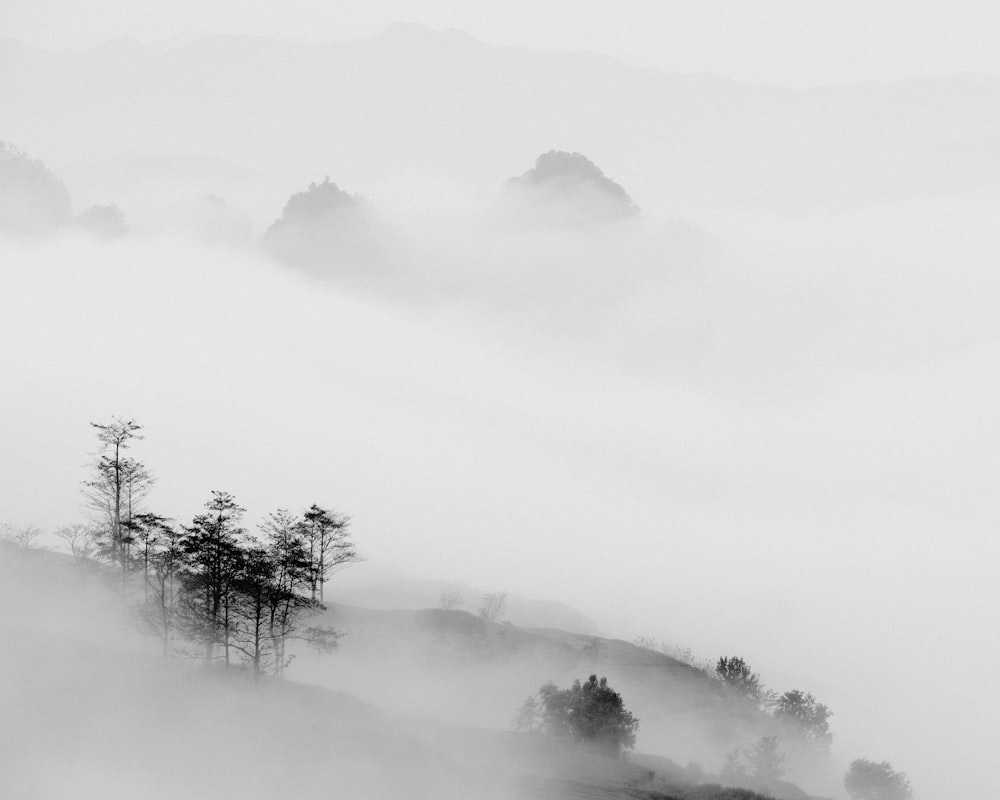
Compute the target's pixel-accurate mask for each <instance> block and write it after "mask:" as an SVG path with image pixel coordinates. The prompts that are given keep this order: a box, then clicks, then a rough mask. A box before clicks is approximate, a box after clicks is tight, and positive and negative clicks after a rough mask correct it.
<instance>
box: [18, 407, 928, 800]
mask: <svg viewBox="0 0 1000 800" xmlns="http://www.w3.org/2000/svg"><path fill="white" fill-rule="evenodd" d="M92 429H93V432H94V434H95V438H96V444H97V450H96V452H95V454H94V457H93V461H92V463H91V465H90V467H89V470H88V473H87V475H86V477H85V479H84V480H83V481H82V490H83V494H84V496H85V498H86V502H87V504H88V506H89V509H90V519H89V521H87V522H80V523H75V524H70V525H66V526H64V527H62V528H60V529H58V530H56V531H54V532H53V533H54V537H55V539H54V540H55V541H59V543H60V544H59V546H58V547H56V548H55V550H56V551H57V552H53V551H52V549H50V548H44V547H41V546H40V540H41V539H42V536H43V532H42V531H40V530H39V529H36V528H31V527H25V528H20V529H13V528H10V527H9V526H8V527H6V528H5V529H4V536H3V540H2V548H0V553H2V557H3V571H4V580H3V586H4V591H5V593H9V594H10V597H9V598H7V599H11V598H17V602H12V603H9V604H8V603H5V604H4V608H5V609H6V611H5V612H4V613H5V618H4V619H3V627H4V628H5V629H7V630H9V631H10V632H11V633H12V635H13V638H12V639H10V641H11V642H12V644H13V648H12V649H13V652H14V653H15V654H16V657H15V659H14V662H13V666H12V668H11V669H12V672H11V673H10V674H8V675H6V676H5V677H7V678H9V679H10V680H8V681H7V682H6V683H7V685H8V686H11V687H19V688H18V689H17V691H21V690H24V691H25V692H26V693H27V696H29V697H30V696H34V695H40V694H42V693H43V692H50V693H53V695H54V696H56V697H60V696H63V695H66V694H67V693H69V694H72V695H73V696H74V697H77V698H79V700H78V702H83V703H85V704H87V705H88V707H93V708H94V709H95V710H98V711H100V713H102V714H109V715H111V716H110V721H108V722H107V723H106V727H105V728H104V729H103V730H102V735H107V736H113V737H114V736H126V737H127V736H129V735H131V734H129V733H128V732H129V731H132V730H133V728H134V723H135V721H136V720H135V717H136V714H140V713H141V715H142V716H141V718H142V720H143V722H142V726H143V727H146V726H148V727H149V728H151V731H152V733H151V735H154V734H155V735H157V736H159V735H160V733H162V734H163V735H165V736H166V737H167V738H168V740H169V741H174V742H175V743H174V744H173V745H171V747H172V748H176V747H179V748H181V749H182V750H183V749H184V748H190V747H198V746H201V745H202V744H204V742H203V741H202V739H201V738H200V737H201V735H199V737H195V739H194V740H193V741H191V742H186V743H182V740H183V739H184V734H183V733H182V732H181V730H180V729H179V728H178V727H177V722H176V721H175V720H176V718H175V717H174V716H173V715H175V714H176V713H179V712H178V709H186V711H183V713H184V714H194V715H196V716H197V715H198V714H201V715H204V714H209V713H210V714H212V715H217V717H215V718H216V723H214V724H218V725H222V726H223V727H224V728H226V729H227V730H228V728H229V726H232V725H240V724H241V723H240V722H238V721H237V720H238V719H239V718H240V715H241V714H242V713H244V712H240V711H239V710H238V709H239V708H244V709H251V714H252V716H253V717H254V719H255V720H256V722H255V724H259V725H263V726H271V725H274V729H275V731H276V734H277V736H278V741H279V742H281V743H280V744H278V745H277V752H278V753H279V755H280V756H281V758H284V759H292V760H295V761H296V762H297V770H299V771H300V772H301V775H298V776H297V777H295V778H294V779H292V780H291V781H290V785H296V783H297V782H299V779H300V778H301V785H302V786H304V787H306V789H305V791H306V792H307V796H315V795H313V794H309V793H310V792H313V791H314V790H315V785H316V784H315V780H316V779H315V778H314V777H312V775H311V773H310V770H311V769H312V767H311V766H310V765H309V763H308V762H309V756H308V753H309V752H310V750H312V749H313V748H316V747H319V748H321V750H322V751H323V752H326V753H328V754H329V755H330V757H332V758H333V759H334V760H338V761H339V760H341V759H344V758H353V756H351V754H352V753H353V754H355V755H360V756H361V763H362V766H359V765H358V764H355V765H354V768H353V775H354V777H353V778H352V780H355V781H357V783H356V788H360V787H368V789H370V790H371V791H372V795H373V796H378V795H379V794H380V793H381V792H382V791H385V785H384V781H382V780H381V779H376V778H375V777H374V776H373V775H371V774H368V772H367V771H368V770H371V769H374V770H376V771H378V770H380V769H381V768H382V766H383V762H385V764H389V763H392V764H394V765H398V764H403V766H404V768H405V769H407V770H412V769H417V770H418V771H428V772H430V773H432V774H433V778H430V779H428V777H427V775H424V776H423V778H422V780H424V781H425V782H426V781H429V782H428V783H427V785H428V786H434V787H440V786H447V787H449V790H455V789H456V787H462V791H469V790H470V788H471V787H475V790H476V791H480V790H483V791H486V790H485V789H482V785H481V783H484V782H487V776H490V778H489V780H490V781H493V783H491V785H493V786H499V787H503V792H502V793H501V795H498V796H520V797H540V798H547V797H556V798H562V797H566V798H577V797H581V798H582V797H593V796H607V797H635V798H649V799H650V800H654V798H658V799H660V800H669V798H674V799H675V800H729V799H732V800H752V799H753V798H758V797H774V798H782V799H787V800H805V798H808V797H809V796H810V795H809V794H807V793H806V792H805V791H803V789H801V788H799V786H798V785H797V783H805V784H806V785H810V784H811V785H817V784H819V785H822V784H823V783H824V781H826V782H827V784H828V782H829V775H830V773H831V770H832V764H831V762H830V750H831V744H832V742H833V733H832V731H831V728H830V724H829V720H830V717H831V716H832V711H831V710H830V709H829V708H827V707H826V706H825V705H824V704H822V703H821V702H819V701H817V699H816V698H815V697H813V695H812V694H811V693H809V692H806V691H802V690H798V689H794V690H789V691H785V692H783V693H779V692H777V691H773V690H771V689H769V688H767V687H766V686H765V684H764V682H763V680H762V678H761V676H760V675H758V674H757V673H755V672H754V671H753V670H752V668H751V667H750V665H749V664H747V663H746V662H745V660H744V659H742V658H740V657H739V656H723V657H721V658H719V659H718V660H717V661H716V662H699V661H698V660H697V659H696V658H695V657H694V656H693V655H692V654H691V653H690V652H688V651H683V650H681V649H679V648H676V647H672V646H669V645H663V644H660V643H658V642H656V641H654V640H651V639H638V640H636V641H634V642H631V643H630V642H624V641H620V640H614V639H606V638H603V637H599V636H593V635H587V634H574V633H568V632H565V631H559V630H554V629H543V628H530V627H517V626H514V625H512V624H511V623H510V622H508V621H506V619H505V617H506V605H507V595H506V593H504V592H488V593H486V594H484V595H483V596H482V598H481V600H480V601H479V602H478V608H477V609H476V610H475V611H474V612H471V611H467V610H463V608H462V606H463V605H466V603H467V600H466V598H465V597H463V596H461V595H458V594H456V593H444V594H442V595H441V597H440V599H439V603H438V607H437V608H427V609H422V610H414V611H390V610H375V609H367V608H364V607H358V606H351V605H345V604H343V603H338V604H329V603H326V602H325V600H326V595H327V593H328V592H327V588H328V583H329V582H330V580H331V579H333V578H334V577H335V575H336V573H337V572H338V571H339V570H340V569H341V568H343V567H345V566H347V565H349V564H351V563H355V562H357V561H359V560H360V556H359V554H358V551H357V550H356V548H355V545H354V542H353V539H352V531H351V521H350V519H349V517H348V516H347V515H346V514H343V513H342V512H339V511H336V510H334V509H332V508H326V507H322V506H320V505H318V504H313V505H311V506H310V507H309V508H307V509H303V510H302V512H301V513H299V514H296V513H293V512H290V511H288V510H284V509H279V510H277V511H274V512H271V513H269V514H267V515H266V516H265V517H263V520H262V521H261V522H260V524H259V525H258V529H257V531H256V532H251V531H249V530H248V529H247V528H245V527H243V525H242V520H243V518H244V513H245V509H244V508H242V507H241V506H240V505H239V504H238V503H237V501H236V499H235V498H234V497H233V496H231V495H230V494H228V493H226V492H224V491H220V490H213V491H211V493H210V498H209V500H208V501H207V502H206V504H205V507H204V509H203V510H202V511H200V512H199V513H196V514H195V515H194V516H193V517H192V519H191V521H190V522H189V523H178V522H176V521H175V520H173V519H171V518H169V517H168V516H165V515H163V514H161V513H157V512H155V511H153V510H151V509H152V508H153V507H154V504H153V502H152V501H153V498H154V492H153V488H154V486H155V484H156V481H155V477H154V474H153V471H152V469H151V467H150V466H148V465H147V464H146V463H144V462H143V461H142V460H141V459H140V458H138V457H137V456H136V455H135V452H136V450H137V449H138V444H139V442H140V441H141V440H142V439H143V436H144V430H143V427H142V426H141V425H140V424H139V423H138V422H137V421H135V420H133V419H122V418H114V419H112V420H110V421H107V422H101V423H92ZM58 551H61V552H58ZM473 605H475V601H473ZM129 631H131V633H130V632H129ZM137 637H138V638H137ZM144 643H145V644H144ZM157 651H158V652H159V654H160V656H161V658H160V659H159V661H158V660H157V659H156V657H155V655H154V653H155V652H157ZM334 651H339V654H338V655H337V657H336V658H334V659H333V660H330V658H329V655H330V654H331V653H333V652H334ZM129 653H131V654H132V655H127V654H129ZM297 659H300V661H299V663H297V664H296V666H295V668H293V669H291V671H289V669H290V668H291V665H292V663H293V661H295V660H297ZM37 663H44V664H46V665H47V666H46V667H45V668H44V669H42V670H40V671H39V672H38V673H37V674H36V673H34V672H33V667H32V664H37ZM196 664H198V665H200V668H195V667H194V665H196ZM193 668H194V669H195V671H194V672H192V671H191V670H192V669H193ZM95 670H96V673H95ZM95 674H100V675H102V678H101V679H100V680H99V681H96V682H95V681H94V679H93V676H94V675H95ZM286 675H288V676H290V677H292V678H293V679H295V680H294V682H293V683H288V682H287V681H285V680H282V679H284V678H285V677H286ZM588 675H589V677H588ZM227 676H228V677H227ZM241 676H247V677H252V679H253V680H252V684H253V685H256V686H257V687H258V688H257V689H256V690H254V689H252V688H250V687H249V686H247V685H246V683H245V681H243V680H242V679H241ZM150 681H151V683H150ZM109 682H110V683H109ZM146 686H155V687H159V688H157V689H155V690H154V692H153V694H152V695H151V697H150V698H147V701H149V700H151V701H152V707H147V705H143V702H140V699H139V695H140V694H143V693H144V692H146V691H147V690H146V689H145V688H143V687H146ZM113 687H116V688H113ZM526 687H530V688H528V689H527V690H526ZM7 691H8V692H10V691H12V689H7ZM248 692H249V693H248ZM254 692H257V693H259V692H264V694H254ZM525 695H527V699H524V697H525ZM167 702H169V703H171V704H172V705H174V704H176V705H175V707H174V708H173V710H172V711H169V712H168V711H167V708H166V706H165V705H163V704H165V703H167ZM137 703H139V704H140V705H142V706H143V707H144V708H146V710H145V711H142V712H140V711H139V709H138V708H136V704H137ZM11 707H12V708H13V709H14V713H15V715H17V714H23V715H24V717H25V724H27V725H28V726H29V727H31V726H35V725H45V724H47V722H46V720H47V718H48V716H47V714H48V712H45V711H43V712H42V713H41V714H39V715H36V714H34V712H33V711H32V709H31V707H30V703H28V704H25V702H24V701H23V700H22V701H20V702H19V703H15V704H13V705H12V706H11ZM379 707H381V708H382V709H384V710H377V709H378V708H379ZM195 708H197V711H195ZM287 714H293V715H294V716H295V718H296V719H297V723H296V726H298V725H305V726H306V727H307V728H309V729H311V730H312V731H313V732H312V734H310V736H309V738H308V739H303V737H302V735H301V734H299V733H291V732H289V733H287V734H286V733H279V731H283V730H284V729H285V727H286V726H285V725H284V724H283V723H280V722H278V721H277V717H280V716H282V715H287ZM161 715H162V719H161ZM397 715H402V716H397ZM418 720H424V721H423V722H418ZM76 724H79V723H76V722H74V723H73V725H71V726H70V727H71V728H72V727H73V726H75V725H76ZM123 725H124V726H126V727H121V726H123ZM470 725H474V726H476V727H475V729H470V728H469V727H468V726H470ZM161 729H162V730H161ZM511 729H513V730H511ZM504 731H506V732H504ZM78 735H80V736H82V734H81V733H74V732H72V731H70V732H68V733H66V734H65V735H64V737H63V738H59V739H57V741H55V742H54V743H52V744H51V747H50V749H49V750H46V749H44V748H43V749H42V752H41V755H39V754H37V753H36V754H33V755H32V759H37V758H40V757H42V758H51V759H55V760H61V759H64V758H66V753H65V752H62V750H63V749H64V748H65V747H67V746H68V744H67V742H68V741H73V740H74V737H75V736H78ZM145 736H146V733H145V732H142V733H140V734H139V735H138V738H137V740H136V741H137V743H136V744H134V745H133V746H134V747H137V748H139V751H138V752H136V753H134V754H132V755H130V756H129V761H130V767H129V769H130V770H138V771H139V772H141V773H143V774H146V775H154V776H155V778H154V780H155V781H156V782H157V785H156V787H155V788H156V791H162V792H169V791H171V790H172V789H171V783H170V781H171V779H170V778H167V777H166V776H165V775H163V774H161V773H162V772H163V770H165V769H166V768H167V765H166V762H165V761H164V759H163V756H162V754H159V753H158V754H157V755H154V756H152V757H147V756H145V755H144V752H145V751H144V750H143V747H144V746H143V745H142V744H141V742H143V741H144V737H145ZM226 736H233V738H232V739H231V740H229V739H227V747H236V748H238V752H239V755H238V759H241V760H243V763H244V769H245V770H246V771H247V773H248V774H249V775H252V774H254V772H255V770H258V769H260V768H259V767H256V766H251V762H252V761H254V760H255V759H256V758H257V756H255V755H254V752H255V748H257V747H260V746H262V745H261V744H260V743H256V744H255V743H254V742H252V741H248V740H247V739H246V735H245V733H243V734H233V733H232V732H229V733H227V734H226ZM84 738H85V737H84ZM199 743H200V744H199ZM90 747H92V745H91V744H89V743H88V744H87V745H86V746H85V750H88V751H89V748H90ZM413 747H416V748H417V751H418V752H419V755H417V756H414V755H413V753H412V752H410V749H411V748H413ZM273 749H274V745H270V746H268V752H271V751H272V750H273ZM263 752H264V751H261V752H260V753H259V755H260V756H263ZM696 756H699V757H696ZM88 759H89V760H93V761H95V762H96V765H97V767H96V768H97V770H98V772H102V771H104V770H106V771H107V773H108V774H111V773H113V772H114V769H115V766H114V765H115V762H116V761H117V756H115V755H113V754H112V755H109V754H107V753H103V752H94V753H90V755H89V756H88ZM195 760H196V761H197V760H198V758H195ZM682 764H683V766H682ZM265 772H267V769H265ZM470 773H471V775H472V777H470ZM68 774H72V769H70V771H69V773H68ZM477 776H478V777H477ZM274 779H275V778H274V776H270V777H268V780H274ZM10 780H12V781H13V783H12V786H13V787H15V788H19V789H20V790H21V791H24V792H27V794H24V795H21V796H34V795H35V794H37V789H38V786H39V785H41V783H40V782H42V783H44V781H45V780H47V779H44V778H42V777H39V775H36V774H34V773H32V772H31V770H30V769H28V768H27V767H25V768H24V769H23V770H20V771H17V772H16V774H15V775H14V776H13V777H12V778H11V779H10ZM213 780H214V779H213V778H210V777H207V784H211V783H212V781H213ZM793 780H794V781H795V782H792V781H793ZM253 782H254V781H253V780H250V779H248V786H250V785H251V784H253ZM390 783H391V782H390ZM181 785H184V779H181ZM843 785H844V787H845V788H846V790H847V792H848V793H849V795H850V796H851V797H852V798H855V800H906V798H909V797H911V795H912V792H911V789H910V787H909V783H908V781H907V780H906V776H905V774H903V773H899V772H897V771H896V770H894V769H893V768H892V766H891V765H890V764H888V763H887V762H873V761H869V760H867V759H856V760H855V761H854V762H852V764H851V766H850V768H849V769H848V771H847V773H846V774H845V775H844V780H843ZM310 787H311V788H310ZM376 787H378V788H377V790H376ZM186 791H189V790H186ZM247 791H248V792H249V795H244V796H251V797H253V796H256V795H254V794H253V789H249V788H248V789H247ZM490 791H492V790H490ZM504 792H508V793H513V794H507V793H504ZM487 794H489V792H487ZM143 796H153V795H146V794H144V795H143ZM186 796H198V797H201V796H204V797H209V796H215V795H214V793H213V791H211V790H209V789H207V788H206V789H205V790H204V792H202V793H195V794H191V795H186ZM491 796H492V795H491Z"/></svg>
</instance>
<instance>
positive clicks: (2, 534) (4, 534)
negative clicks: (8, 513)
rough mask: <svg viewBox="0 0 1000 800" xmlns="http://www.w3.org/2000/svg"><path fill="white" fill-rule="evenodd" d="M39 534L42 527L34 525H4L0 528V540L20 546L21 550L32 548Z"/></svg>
mask: <svg viewBox="0 0 1000 800" xmlns="http://www.w3.org/2000/svg"><path fill="white" fill-rule="evenodd" d="M41 535H42V529H41V528H39V527H37V526H36V525H23V526H22V527H20V528H12V527H11V526H10V525H4V526H3V527H2V528H0V541H3V542H5V543H7V544H10V545H13V546H15V547H20V548H21V549H22V550H34V549H35V548H36V544H35V540H36V539H38V537H39V536H41Z"/></svg>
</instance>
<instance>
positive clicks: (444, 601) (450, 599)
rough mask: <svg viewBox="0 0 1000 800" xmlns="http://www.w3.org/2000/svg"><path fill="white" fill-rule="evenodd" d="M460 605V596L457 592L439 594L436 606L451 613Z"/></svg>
mask: <svg viewBox="0 0 1000 800" xmlns="http://www.w3.org/2000/svg"><path fill="white" fill-rule="evenodd" d="M460 605H462V595H460V594H459V593H458V592H441V597H440V599H439V600H438V606H439V607H440V608H443V609H445V610H446V611H451V610H453V609H456V608H458V607H459V606H460Z"/></svg>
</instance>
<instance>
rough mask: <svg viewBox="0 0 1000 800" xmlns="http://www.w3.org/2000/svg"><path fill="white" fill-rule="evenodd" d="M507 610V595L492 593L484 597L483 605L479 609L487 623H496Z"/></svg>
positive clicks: (480, 614)
mask: <svg viewBox="0 0 1000 800" xmlns="http://www.w3.org/2000/svg"><path fill="white" fill-rule="evenodd" d="M506 610H507V593H506V592H490V593H489V594H487V595H485V596H484V597H483V604H482V606H481V607H480V609H479V616H481V617H482V618H483V619H485V620H486V621H487V622H496V621H497V620H498V619H500V617H502V616H503V614H504V612H505V611H506Z"/></svg>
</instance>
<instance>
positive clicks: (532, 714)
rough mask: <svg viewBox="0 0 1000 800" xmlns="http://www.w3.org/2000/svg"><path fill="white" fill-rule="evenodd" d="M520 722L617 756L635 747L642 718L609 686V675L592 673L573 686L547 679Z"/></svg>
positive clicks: (519, 713)
mask: <svg viewBox="0 0 1000 800" xmlns="http://www.w3.org/2000/svg"><path fill="white" fill-rule="evenodd" d="M516 722H519V723H520V726H521V729H524V730H544V731H545V732H547V733H551V734H553V735H556V736H566V737H568V738H571V739H572V740H574V741H576V742H581V743H585V744H588V745H591V746H594V747H596V748H598V749H600V750H602V751H604V752H606V753H608V754H610V755H613V756H614V757H615V758H620V757H621V755H622V753H623V751H625V750H630V749H631V748H633V747H635V732H636V731H637V730H638V728H639V720H637V719H636V718H635V717H633V716H632V714H631V712H629V711H628V710H626V708H625V704H624V702H623V701H622V696H621V695H620V694H619V693H618V692H616V691H615V690H614V689H612V688H611V687H610V686H608V679H607V678H601V679H600V680H598V679H597V676H596V675H591V676H590V677H589V678H588V679H587V680H586V681H585V682H583V683H581V682H580V681H579V680H577V681H574V682H573V685H572V686H571V687H570V688H569V689H558V688H557V687H556V685H555V684H554V683H547V684H545V685H544V686H542V687H541V688H540V689H539V690H538V700H537V701H536V700H535V699H534V698H528V700H527V701H526V702H525V704H524V705H523V706H522V707H521V710H520V711H519V712H518V718H517V720H516Z"/></svg>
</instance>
